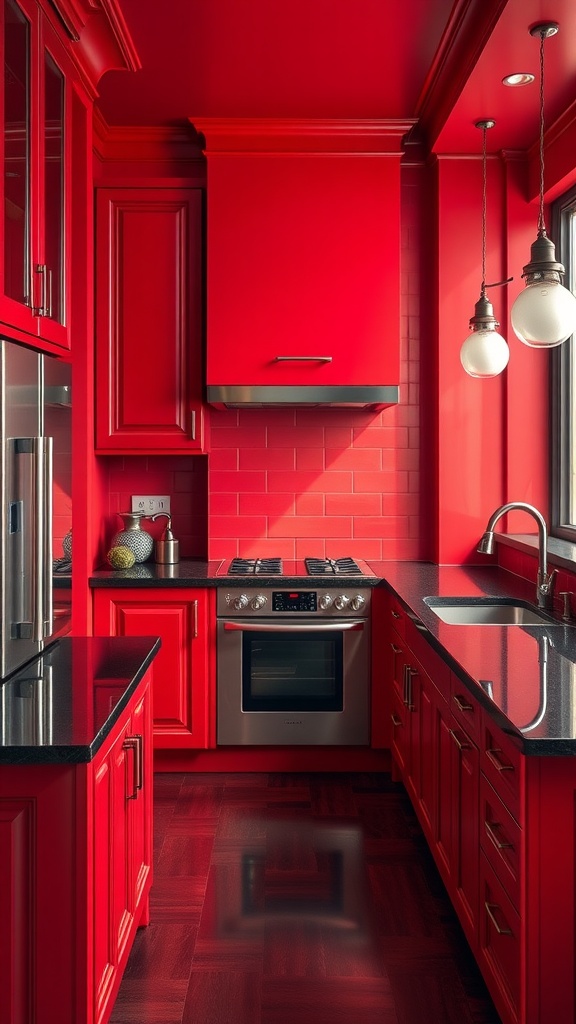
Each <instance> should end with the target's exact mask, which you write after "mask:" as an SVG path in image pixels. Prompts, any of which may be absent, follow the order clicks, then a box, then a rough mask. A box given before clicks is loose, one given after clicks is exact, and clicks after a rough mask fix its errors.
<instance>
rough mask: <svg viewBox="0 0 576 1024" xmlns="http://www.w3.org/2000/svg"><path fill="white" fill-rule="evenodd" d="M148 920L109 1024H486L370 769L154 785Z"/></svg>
mask: <svg viewBox="0 0 576 1024" xmlns="http://www.w3.org/2000/svg"><path fill="white" fill-rule="evenodd" d="M151 913H152V921H151V924H150V925H149V927H148V928H145V929H140V931H139V932H138V936H137V938H136V942H135V945H134V947H133V950H132V953H131V956H130V961H129V964H128V967H127V970H126V973H125V975H124V979H123V982H122V986H121V989H120V993H119V996H118V999H117V1002H116V1006H115V1009H114V1011H113V1014H112V1018H111V1024H348V1022H351V1024H352V1022H354V1024H356V1022H358V1024H424V1022H426V1024H498V1022H499V1018H498V1016H497V1014H496V1012H495V1010H494V1008H493V1005H492V1003H491V1001H490V998H489V996H488V994H487V991H486V989H485V987H484V984H483V982H482V979H481V977H480V975H479V972H478V970H477V968H476V965H475V963H474V961H473V959H472V957H471V954H470V952H469V950H468V947H467V944H466V941H465V939H464V937H463V935H462V933H461V931H460V928H459V925H458V922H457V920H456V917H455V914H454V912H453V910H452V907H451V905H450V902H449V900H448V898H447V896H446V893H445V890H444V888H443V886H442V883H441V882H440V879H439V876H438V874H437V872H436V868H435V866H434V863H433V861H432V858H431V855H430V853H429V851H428V849H427V846H426V844H425V841H424V839H423V836H422V834H421V832H420V829H419V826H418V823H417V821H416V818H415V816H414V813H413V811H412V808H411V806H410V802H409V800H408V798H407V796H406V794H405V792H404V790H403V787H402V786H401V785H400V784H397V783H394V782H392V781H391V780H390V777H389V776H388V775H385V774H382V775H377V774H371V775H364V774H351V775H349V774H329V775H322V774H301V775H300V774H295V775H286V774H226V775H216V774H214V775H198V774H178V775H176V774H166V775H156V776H155V881H154V886H153V889H152V906H151Z"/></svg>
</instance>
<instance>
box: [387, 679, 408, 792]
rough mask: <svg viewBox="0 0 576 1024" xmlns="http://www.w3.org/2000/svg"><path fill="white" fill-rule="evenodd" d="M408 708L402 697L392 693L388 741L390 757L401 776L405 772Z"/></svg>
mask: <svg viewBox="0 0 576 1024" xmlns="http://www.w3.org/2000/svg"><path fill="white" fill-rule="evenodd" d="M407 716H408V710H407V708H406V706H405V704H404V703H403V701H402V698H401V697H399V696H398V694H397V693H394V696H393V700H392V712H391V716H390V717H391V719H392V723H391V724H392V739H391V743H390V748H391V753H392V757H393V758H394V760H395V762H396V764H397V766H398V768H399V769H400V772H401V774H402V776H403V777H405V774H406V767H407V765H406V756H407V751H408V728H407V724H408V723H407Z"/></svg>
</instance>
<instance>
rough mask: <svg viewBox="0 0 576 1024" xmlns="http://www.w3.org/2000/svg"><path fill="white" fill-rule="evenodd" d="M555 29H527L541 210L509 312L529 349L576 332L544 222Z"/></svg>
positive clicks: (574, 310)
mask: <svg viewBox="0 0 576 1024" xmlns="http://www.w3.org/2000/svg"><path fill="white" fill-rule="evenodd" d="M557 31H558V25H557V24H556V23H555V22H543V23H541V24H538V25H534V26H533V27H532V28H531V29H530V35H532V36H539V37H540V209H539V213H538V235H537V238H536V241H535V242H533V243H532V247H531V250H530V262H529V263H527V264H526V266H525V267H524V269H523V272H522V277H523V278H524V279H525V283H526V287H525V288H524V291H522V292H520V294H519V295H518V298H517V299H516V301H515V302H514V304H513V306H512V309H511V311H510V317H511V321H512V327H513V329H514V333H515V334H516V335H517V337H518V338H520V341H523V342H524V344H525V345H529V346H530V348H553V347H554V346H555V345H561V344H562V342H563V341H566V339H567V338H569V337H570V335H571V334H573V333H574V331H576V297H575V296H574V295H573V294H572V292H571V291H569V290H568V288H565V287H564V286H563V284H562V281H563V278H564V273H565V271H564V267H563V266H562V264H561V263H558V262H557V261H556V251H555V249H554V242H553V241H552V239H551V238H548V236H547V235H546V225H545V223H544V40H545V39H548V38H549V37H550V36H555V35H556V33H557Z"/></svg>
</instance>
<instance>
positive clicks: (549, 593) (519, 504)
mask: <svg viewBox="0 0 576 1024" xmlns="http://www.w3.org/2000/svg"><path fill="white" fill-rule="evenodd" d="M516 509H519V510H520V511H524V512H529V513H530V515H531V516H533V517H534V519H535V520H536V522H537V523H538V551H539V557H538V579H537V581H536V601H537V603H538V607H539V608H546V609H551V608H552V598H553V594H554V577H555V576H556V569H553V570H552V572H551V573H549V572H548V566H547V550H548V529H547V527H546V520H545V519H544V516H543V515H542V513H541V512H539V511H538V509H537V508H534V505H528V504H527V502H525V501H509V502H508V503H507V504H506V505H501V506H500V508H497V509H496V511H495V512H493V513H492V515H491V516H490V519H489V520H488V525H487V527H486V532H485V533H484V534H483V535H482V537H481V539H480V543H479V545H478V547H477V548H476V550H477V551H479V552H480V554H482V555H491V554H492V552H493V551H494V527H495V526H496V523H497V522H498V520H499V519H500V518H501V517H502V516H504V515H506V513H507V512H512V511H515V510H516Z"/></svg>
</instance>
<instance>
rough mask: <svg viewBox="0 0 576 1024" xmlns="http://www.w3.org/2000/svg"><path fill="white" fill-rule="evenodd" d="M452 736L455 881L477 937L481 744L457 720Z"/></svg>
mask: <svg viewBox="0 0 576 1024" xmlns="http://www.w3.org/2000/svg"><path fill="white" fill-rule="evenodd" d="M452 739H453V752H454V753H453V762H452V792H453V819H452V820H453V828H454V832H453V844H452V845H453V851H454V862H453V872H452V884H453V891H454V895H455V898H456V901H457V904H458V905H459V909H460V920H461V921H462V925H463V927H464V930H465V931H466V933H467V935H468V938H469V939H470V940H471V941H474V939H475V936H476V921H477V916H478V858H479V849H480V838H479V828H478V817H479V807H480V795H479V786H480V758H479V753H478V748H477V747H476V746H475V745H474V744H473V743H472V741H471V740H470V737H469V736H468V735H467V733H465V732H464V731H463V730H462V729H460V728H459V727H458V726H456V723H454V728H453V729H452Z"/></svg>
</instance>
